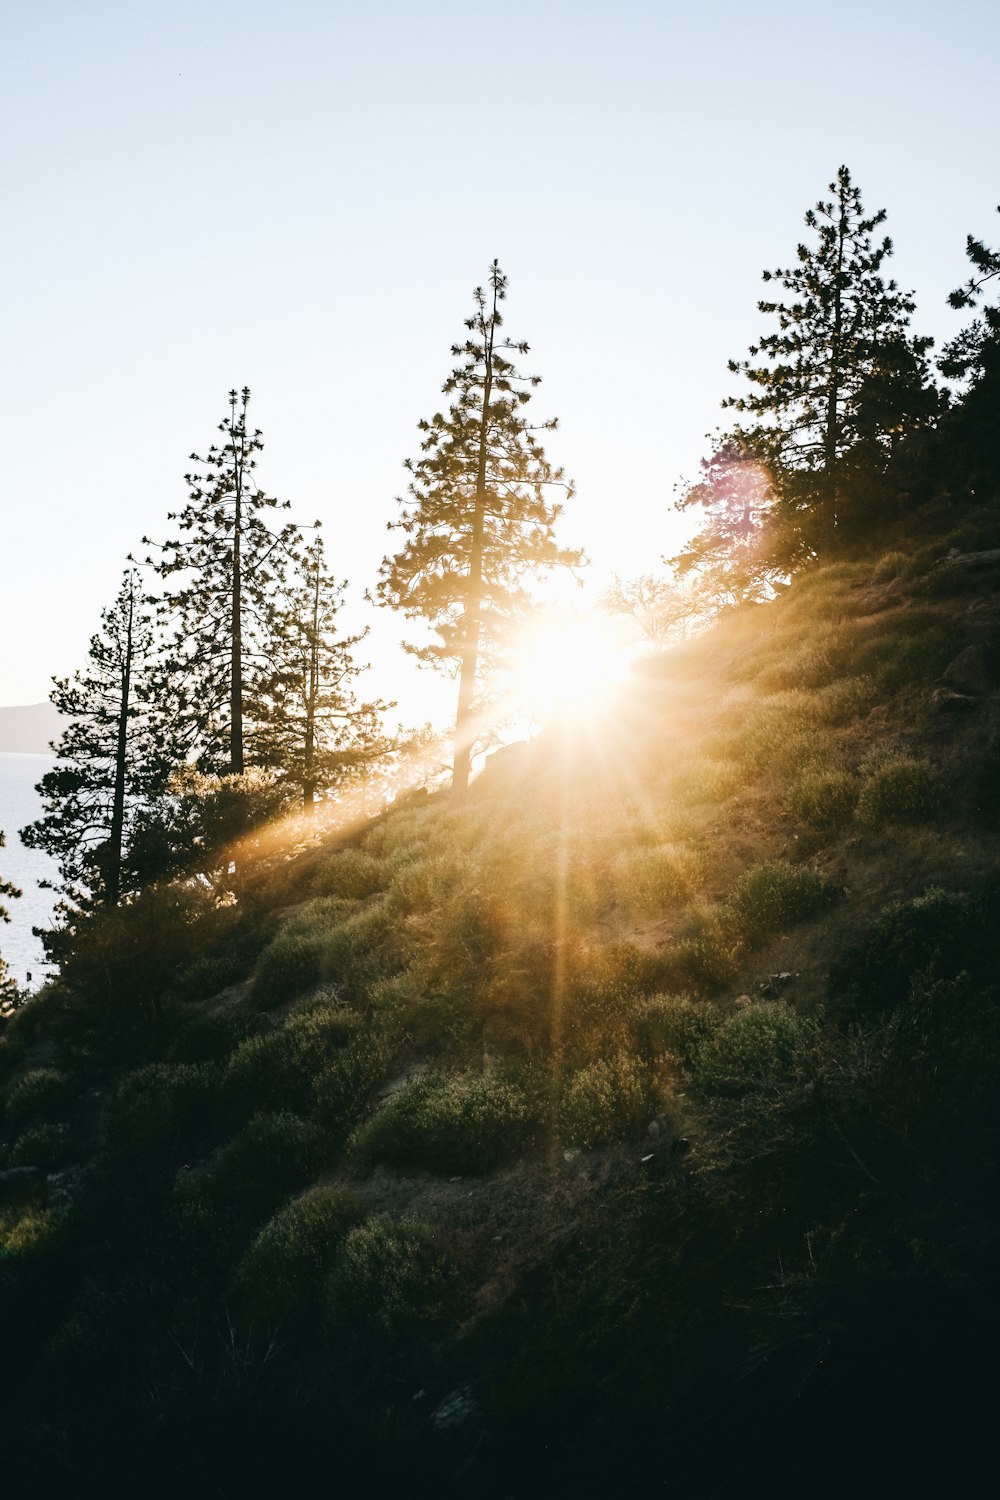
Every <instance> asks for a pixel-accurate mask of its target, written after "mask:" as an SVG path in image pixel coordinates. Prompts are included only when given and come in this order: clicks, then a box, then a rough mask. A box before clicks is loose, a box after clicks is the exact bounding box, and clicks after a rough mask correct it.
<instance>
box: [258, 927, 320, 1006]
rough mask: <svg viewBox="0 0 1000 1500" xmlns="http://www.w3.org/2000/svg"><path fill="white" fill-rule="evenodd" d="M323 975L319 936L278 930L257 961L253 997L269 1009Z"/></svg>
mask: <svg viewBox="0 0 1000 1500" xmlns="http://www.w3.org/2000/svg"><path fill="white" fill-rule="evenodd" d="M321 977H322V944H321V942H320V939H319V938H318V937H312V936H310V937H306V936H304V935H303V934H302V933H297V932H289V931H287V930H286V931H284V932H279V933H278V936H277V937H276V938H274V940H273V941H272V942H271V943H269V944H268V946H267V947H266V948H265V949H264V952H263V953H262V954H261V956H260V958H259V959H258V961H257V969H256V972H255V974H254V978H253V990H252V998H253V1001H254V1004H255V1005H260V1006H263V1007H264V1008H265V1009H269V1008H270V1007H272V1006H275V1005H281V1004H282V1002H283V1001H285V1000H290V999H291V998H292V996H293V995H299V994H301V993H302V991H303V990H307V989H310V988H311V987H312V986H313V985H315V984H318V983H319V981H320V978H321Z"/></svg>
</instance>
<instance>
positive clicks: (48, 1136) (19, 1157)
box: [10, 1123, 72, 1172]
mask: <svg viewBox="0 0 1000 1500" xmlns="http://www.w3.org/2000/svg"><path fill="white" fill-rule="evenodd" d="M71 1154H72V1139H71V1137H70V1133H69V1131H68V1130H67V1128H66V1126H65V1125H53V1124H49V1123H46V1124H44V1125H31V1126H29V1128H28V1129H27V1130H25V1131H23V1132H22V1133H21V1135H19V1136H18V1138H17V1140H16V1141H15V1142H14V1145H13V1146H12V1147H11V1152H10V1164H11V1166H12V1167H37V1168H38V1170H39V1171H40V1172H54V1171H55V1169H56V1168H57V1167H61V1166H63V1165H64V1163H65V1162H66V1160H67V1159H68V1158H69V1156H70V1155H71Z"/></svg>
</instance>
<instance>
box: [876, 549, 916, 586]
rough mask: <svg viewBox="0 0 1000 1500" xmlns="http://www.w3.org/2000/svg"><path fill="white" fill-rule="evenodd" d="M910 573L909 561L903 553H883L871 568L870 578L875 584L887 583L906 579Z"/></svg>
mask: <svg viewBox="0 0 1000 1500" xmlns="http://www.w3.org/2000/svg"><path fill="white" fill-rule="evenodd" d="M910 571H911V563H910V559H909V557H907V555H906V553H905V552H883V553H882V556H881V557H880V558H879V559H878V561H877V562H876V564H875V566H874V567H873V568H872V578H873V579H874V580H875V582H876V583H887V582H889V580H890V579H893V578H906V577H907V576H908V575H909V573H910Z"/></svg>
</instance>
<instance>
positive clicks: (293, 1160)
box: [208, 1110, 327, 1218]
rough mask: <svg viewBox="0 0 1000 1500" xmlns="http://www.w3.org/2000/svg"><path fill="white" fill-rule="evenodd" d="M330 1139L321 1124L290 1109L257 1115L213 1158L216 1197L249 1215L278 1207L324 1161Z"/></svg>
mask: <svg viewBox="0 0 1000 1500" xmlns="http://www.w3.org/2000/svg"><path fill="white" fill-rule="evenodd" d="M326 1158H327V1142H326V1137H325V1136H324V1134H323V1132H322V1130H320V1128H319V1126H318V1125H315V1124H313V1123H312V1122H311V1121H309V1120H301V1119H299V1118H298V1116H296V1115H293V1114H291V1113H289V1112H288V1111H287V1110H280V1111H275V1112H272V1113H263V1112H262V1113H261V1114H257V1115H254V1117H253V1119H252V1120H250V1121H249V1123H248V1124H247V1125H245V1126H244V1127H243V1129H242V1130H241V1131H240V1132H239V1134H238V1135H236V1136H234V1137H233V1139H232V1140H230V1141H227V1142H226V1143H225V1145H223V1146H220V1147H219V1149H218V1150H217V1151H215V1152H214V1153H213V1155H212V1157H211V1159H210V1161H209V1163H208V1179H209V1186H210V1191H211V1196H212V1197H213V1198H214V1199H215V1200H216V1201H220V1200H221V1201H223V1202H227V1203H230V1204H232V1205H233V1206H234V1207H235V1208H236V1209H237V1210H238V1211H242V1212H243V1213H245V1214H246V1215H247V1216H248V1217H251V1218H253V1217H259V1216H261V1215H262V1214H264V1213H270V1212H273V1210H274V1208H275V1207H276V1206H277V1204H278V1203H280V1201H281V1200H282V1198H286V1197H287V1196H288V1195H289V1194H290V1193H294V1192H296V1191H297V1190H298V1189H300V1188H302V1187H304V1186H305V1184H306V1183H307V1182H308V1181H309V1180H310V1178H313V1177H315V1176H316V1174H317V1173H318V1172H319V1171H320V1170H321V1168H322V1167H323V1166H324V1165H325V1162H326Z"/></svg>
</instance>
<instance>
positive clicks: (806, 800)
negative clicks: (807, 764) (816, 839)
mask: <svg viewBox="0 0 1000 1500" xmlns="http://www.w3.org/2000/svg"><path fill="white" fill-rule="evenodd" d="M857 800H858V782H857V780H856V778H855V777H853V776H851V775H850V774H849V773H848V772H846V771H823V770H819V769H815V770H809V771H804V772H803V773H802V775H801V776H800V777H799V780H798V783H797V784H796V786H795V788H794V790H793V792H792V797H791V802H792V810H793V811H794V813H795V814H796V816H797V817H799V818H801V819H802V821H803V822H804V823H808V824H809V826H810V828H820V829H830V828H839V827H841V826H842V825H843V824H844V823H848V822H850V820H851V818H852V817H853V815H854V807H855V804H856V802H857Z"/></svg>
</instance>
